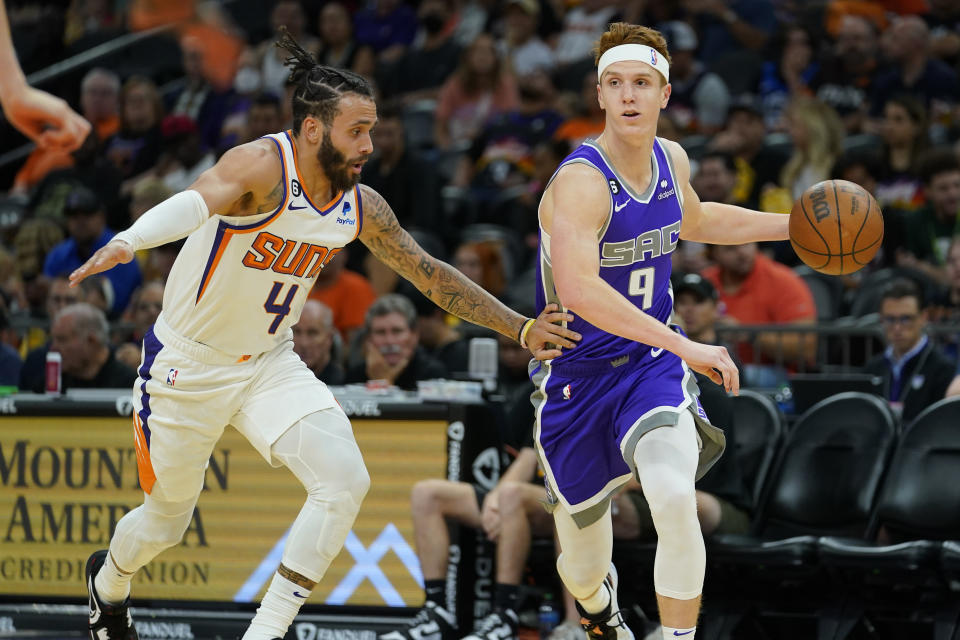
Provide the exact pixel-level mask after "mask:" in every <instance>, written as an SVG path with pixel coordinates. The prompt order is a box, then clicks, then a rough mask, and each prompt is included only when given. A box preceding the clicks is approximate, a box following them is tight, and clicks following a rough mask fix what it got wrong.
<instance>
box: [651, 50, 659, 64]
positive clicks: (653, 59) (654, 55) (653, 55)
mask: <svg viewBox="0 0 960 640" xmlns="http://www.w3.org/2000/svg"><path fill="white" fill-rule="evenodd" d="M650 64H652V65H654V66H656V64H657V51H656V50H655V49H650Z"/></svg>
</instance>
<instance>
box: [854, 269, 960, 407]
mask: <svg viewBox="0 0 960 640" xmlns="http://www.w3.org/2000/svg"><path fill="white" fill-rule="evenodd" d="M880 321H881V322H882V323H883V333H884V338H885V340H886V343H887V348H886V350H885V351H884V352H883V353H882V354H879V355H877V356H875V357H874V358H872V359H871V360H870V361H869V362H867V364H866V366H864V369H863V370H864V372H866V373H870V374H873V375H877V376H880V377H882V378H883V381H884V392H885V394H886V397H887V400H888V401H889V402H890V404H891V406H892V407H893V408H894V410H895V411H897V412H898V413H900V414H901V416H902V418H903V421H904V423H908V422H909V421H910V420H912V419H913V418H915V417H916V416H917V414H919V413H920V412H921V411H923V410H924V409H925V408H927V407H929V406H930V405H931V404H933V403H934V402H936V401H937V400H940V399H941V398H943V397H944V395H945V394H946V391H947V387H948V386H949V385H950V382H951V381H952V380H953V377H954V373H955V371H956V368H957V365H956V363H955V362H953V361H952V360H950V359H948V358H947V357H946V356H944V355H943V354H942V353H941V352H940V350H939V349H938V348H937V347H936V346H935V345H934V344H933V342H932V341H931V340H930V338H929V337H928V336H927V334H926V333H925V329H926V325H927V311H926V305H925V304H924V299H923V293H922V292H921V291H920V288H919V287H918V286H917V285H916V284H915V283H914V282H912V281H910V280H896V281H894V282H892V283H890V285H889V286H888V287H887V289H885V290H884V292H883V297H882V298H881V300H880Z"/></svg>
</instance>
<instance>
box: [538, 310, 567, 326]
mask: <svg viewBox="0 0 960 640" xmlns="http://www.w3.org/2000/svg"><path fill="white" fill-rule="evenodd" d="M541 317H542V318H543V319H544V320H545V321H547V322H552V323H554V324H556V323H557V322H573V315H572V314H570V313H559V312H554V313H548V314H546V315H544V316H541Z"/></svg>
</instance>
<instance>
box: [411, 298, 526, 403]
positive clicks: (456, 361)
mask: <svg viewBox="0 0 960 640" xmlns="http://www.w3.org/2000/svg"><path fill="white" fill-rule="evenodd" d="M400 293H401V294H402V295H404V296H406V297H407V298H409V299H410V300H411V301H412V302H413V306H414V307H415V308H416V310H417V332H418V333H419V334H420V346H422V347H423V348H424V349H426V350H427V352H428V353H429V355H430V356H431V357H433V358H436V359H437V360H439V361H440V362H441V363H442V364H443V366H444V367H446V369H447V372H448V373H450V374H452V375H456V374H458V373H466V372H467V367H468V365H469V359H470V342H469V340H467V339H465V338H464V337H463V336H462V335H461V334H460V332H459V331H458V330H457V329H456V328H455V327H454V326H453V325H452V324H451V323H450V322H448V321H447V319H448V318H449V317H450V314H448V313H447V312H446V311H444V310H443V309H441V308H440V307H438V306H437V305H436V304H435V303H434V302H433V301H432V300H430V298H428V297H426V296H425V295H423V294H422V293H420V292H419V291H418V290H417V289H416V287H414V286H413V285H410V284H401V285H400ZM524 371H526V365H524ZM524 377H526V374H524ZM528 395H529V394H528Z"/></svg>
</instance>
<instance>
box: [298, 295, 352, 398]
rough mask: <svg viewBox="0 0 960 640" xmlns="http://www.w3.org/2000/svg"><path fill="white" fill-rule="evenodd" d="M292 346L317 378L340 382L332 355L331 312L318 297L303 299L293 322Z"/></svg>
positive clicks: (341, 379)
mask: <svg viewBox="0 0 960 640" xmlns="http://www.w3.org/2000/svg"><path fill="white" fill-rule="evenodd" d="M292 329H293V350H294V351H295V352H296V354H297V355H298V356H300V359H301V360H303V362H304V364H306V365H307V367H309V368H310V370H311V371H313V374H314V375H315V376H317V378H319V379H320V380H321V381H323V382H325V383H326V384H328V385H338V384H343V380H344V371H343V367H341V366H340V363H339V362H337V361H336V359H334V358H333V340H334V332H335V329H334V327H333V312H332V311H330V307H328V306H327V305H325V304H323V303H322V302H320V301H319V300H307V302H306V304H304V305H303V311H302V312H301V313H300V321H299V322H297V324H295V325H293V327H292Z"/></svg>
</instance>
